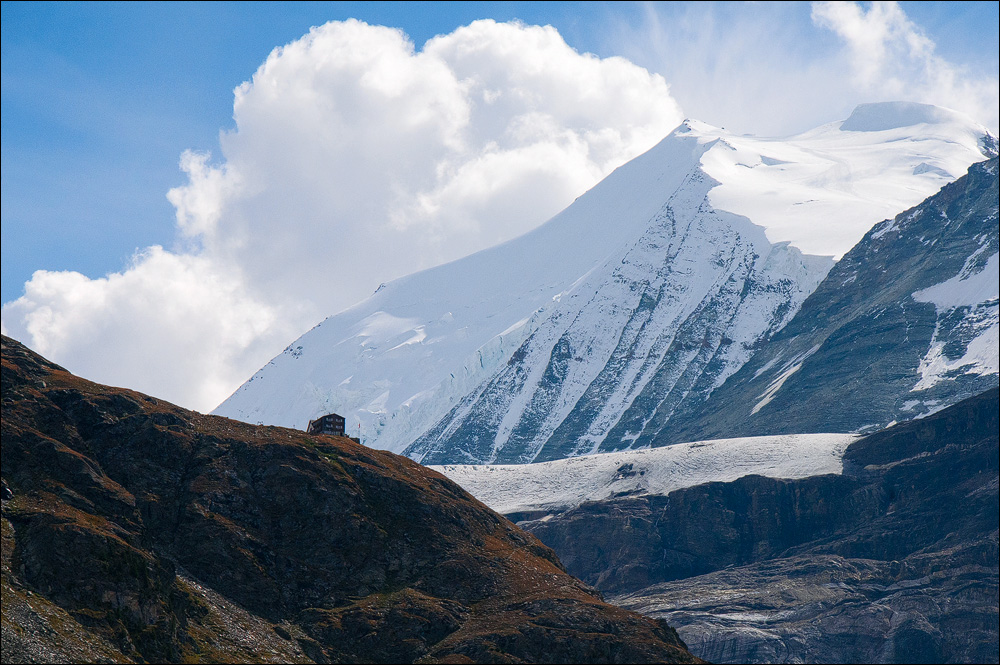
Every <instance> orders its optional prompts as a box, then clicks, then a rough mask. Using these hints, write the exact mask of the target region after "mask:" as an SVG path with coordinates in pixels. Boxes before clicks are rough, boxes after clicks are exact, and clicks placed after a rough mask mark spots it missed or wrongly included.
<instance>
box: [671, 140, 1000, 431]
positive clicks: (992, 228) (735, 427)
mask: <svg viewBox="0 0 1000 665" xmlns="http://www.w3.org/2000/svg"><path fill="white" fill-rule="evenodd" d="M997 171H998V163H997V158H996V157H995V156H994V157H993V158H992V159H990V160H988V161H985V162H980V163H979V164H973V165H972V167H970V169H969V172H968V174H966V175H965V176H963V177H961V178H960V179H958V180H957V181H955V182H954V183H951V184H950V185H947V186H945V187H944V188H943V189H942V190H941V191H940V192H939V193H938V194H935V195H934V196H932V197H930V198H929V199H927V200H926V201H924V202H923V203H921V204H920V205H919V206H917V207H915V208H913V209H911V210H908V211H906V212H903V213H901V214H900V215H898V216H897V217H896V218H895V219H893V220H886V221H885V222H883V223H881V224H878V225H876V226H875V227H874V228H873V229H872V230H871V231H869V232H868V234H866V235H865V237H864V238H863V239H862V240H861V242H859V243H858V244H857V245H856V246H855V247H854V248H853V249H852V250H851V251H850V252H848V253H847V254H846V255H844V258H843V259H841V260H840V261H839V262H838V263H837V264H836V265H835V266H834V267H833V269H832V270H830V272H829V274H828V275H827V276H826V279H824V280H823V282H822V283H820V285H819V287H818V288H817V289H816V290H815V291H814V292H813V293H812V294H811V295H810V296H809V297H808V298H807V299H806V301H805V302H804V303H803V305H802V308H801V309H800V310H799V311H798V313H797V314H796V315H795V317H794V318H793V319H792V320H791V321H790V322H789V323H788V325H787V326H785V327H784V328H783V329H781V331H779V332H778V333H777V334H776V335H775V336H774V337H772V338H771V339H770V340H768V341H767V343H766V344H764V345H762V347H761V349H760V350H759V351H758V352H757V353H756V354H755V355H754V356H753V357H752V358H751V359H750V360H749V361H748V362H747V363H746V364H745V365H744V366H743V367H742V368H741V369H740V370H739V371H738V372H737V373H736V374H734V375H733V376H731V377H729V378H728V379H727V380H726V382H725V383H724V384H723V385H722V386H721V387H719V388H718V389H717V390H716V391H715V392H713V393H712V395H711V396H710V397H709V399H708V400H707V401H705V402H703V403H701V404H698V405H694V407H693V408H687V409H681V410H679V411H677V412H676V413H674V414H673V416H672V417H671V419H670V421H669V423H668V424H667V425H666V426H664V427H663V428H662V429H661V430H660V431H659V432H658V433H657V434H656V442H655V444H654V445H664V444H668V443H681V442H686V441H697V440H701V439H712V438H724V437H733V436H755V435H762V434H791V433H801V432H854V431H866V430H874V429H879V428H882V427H886V426H888V425H889V424H891V423H893V422H896V421H904V420H910V419H912V418H914V417H916V416H919V415H922V414H926V413H929V412H931V411H933V410H934V409H939V408H941V407H942V406H945V405H950V404H954V403H956V402H958V401H960V400H962V399H964V398H966V397H969V396H972V395H975V394H978V393H980V392H982V391H984V390H988V389H990V388H992V387H994V386H996V385H997V381H998V377H997V374H996V372H995V371H994V372H993V373H991V374H990V373H985V374H979V373H975V372H969V371H968V370H969V369H970V368H969V367H968V366H966V367H964V368H963V367H956V368H953V369H951V370H949V371H947V372H943V374H942V376H941V377H940V380H938V381H923V380H921V379H922V372H921V367H922V362H923V363H924V365H925V367H924V369H926V364H927V358H928V357H930V356H933V355H934V352H932V349H934V348H936V349H937V352H939V353H940V360H942V361H949V362H951V363H955V362H956V361H957V360H958V359H960V358H962V357H963V355H964V354H965V353H966V351H967V349H968V347H969V344H970V342H971V341H972V340H973V339H975V338H976V337H977V336H979V335H982V334H984V333H985V334H989V333H987V331H988V329H989V328H990V326H991V325H994V326H995V325H996V321H997V317H998V306H1000V303H998V302H997V300H996V297H995V296H994V297H993V299H992V300H990V299H986V300H983V301H982V302H978V303H976V304H972V305H969V304H966V305H961V306H956V307H950V308H945V309H943V310H941V311H939V310H938V308H936V307H935V305H934V304H933V303H931V302H924V301H921V300H920V299H919V298H916V299H915V298H914V294H915V293H917V292H919V291H922V290H923V289H927V288H929V287H932V286H934V285H936V284H940V283H942V282H945V281H947V280H949V279H952V278H955V277H956V276H959V275H961V276H963V278H966V277H970V276H973V275H974V274H975V273H978V272H981V271H982V270H984V269H985V270H992V272H993V274H992V279H993V280H994V283H995V281H996V279H997V275H996V267H995V266H994V267H992V268H990V267H988V266H987V265H986V264H987V262H988V260H989V259H990V257H991V256H994V255H995V254H996V253H997V250H998V243H1000V235H998V226H997V214H998V198H997V192H998V184H997V183H998V178H997ZM994 293H995V292H994ZM984 297H985V296H984ZM993 330H994V332H993V333H992V334H993V338H992V342H991V343H992V344H994V345H995V344H996V336H995V335H996V333H995V330H996V329H995V328H994V329H993ZM768 396H770V399H765V398H766V397H768Z"/></svg>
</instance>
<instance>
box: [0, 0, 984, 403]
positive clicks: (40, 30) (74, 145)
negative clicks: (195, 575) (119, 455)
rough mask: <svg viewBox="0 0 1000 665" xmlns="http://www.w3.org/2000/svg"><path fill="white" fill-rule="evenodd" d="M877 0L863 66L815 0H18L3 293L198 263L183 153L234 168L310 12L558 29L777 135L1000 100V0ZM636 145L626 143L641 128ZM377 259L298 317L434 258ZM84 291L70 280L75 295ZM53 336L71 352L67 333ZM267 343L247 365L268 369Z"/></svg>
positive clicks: (702, 109) (677, 95) (87, 284)
mask: <svg viewBox="0 0 1000 665" xmlns="http://www.w3.org/2000/svg"><path fill="white" fill-rule="evenodd" d="M877 9H878V11H876V9H875V8H872V7H871V6H869V5H868V3H865V4H863V5H862V6H861V7H860V8H859V11H860V12H861V15H862V16H863V18H865V19H866V20H865V23H864V26H863V27H862V32H863V31H864V30H869V31H870V32H877V31H878V30H888V32H887V33H886V34H887V35H888V36H887V37H886V38H885V44H886V45H887V50H886V52H885V54H883V56H882V59H881V60H880V61H879V63H878V68H877V69H878V71H877V76H876V79H874V80H864V81H863V80H861V78H860V74H859V72H858V71H854V70H852V67H855V68H856V67H857V63H858V51H857V48H859V47H858V44H863V43H867V42H864V39H868V38H870V37H871V34H867V33H866V34H860V35H859V34H857V33H856V32H855V33H851V32H850V31H851V30H856V29H857V26H854V27H853V28H852V27H851V26H850V25H849V22H841V23H840V24H837V25H834V23H836V21H833V22H831V21H827V22H826V23H824V21H823V20H822V19H818V18H817V15H816V11H815V10H814V9H813V7H812V6H811V5H810V4H808V3H779V4H772V3H697V4H690V3H597V2H594V3H561V2H557V3H521V2H509V3H504V2H500V3H460V2H458V3H352V2H345V3H309V2H300V3H294V2H293V3H280V4H276V3H253V4H238V3H136V4H129V3H29V2H17V3H9V2H5V3H3V5H2V22H0V30H2V62H0V68H2V137H0V138H2V142H0V156H2V197H0V198H2V238H0V240H2V244H0V247H2V250H0V252H2V262H0V263H2V294H0V295H2V301H3V302H4V303H9V302H10V301H12V300H14V299H16V298H18V297H19V296H21V295H22V294H23V293H24V292H25V284H26V282H28V281H29V280H31V279H32V273H33V272H34V271H36V270H47V271H77V272H79V273H82V275H84V276H86V278H87V279H86V280H78V282H79V285H78V286H77V287H73V288H74V289H84V288H86V289H91V290H93V289H99V288H103V287H101V284H102V283H101V284H99V283H98V281H99V280H100V279H101V278H103V277H104V276H105V275H109V274H111V275H114V274H118V273H122V274H125V273H128V272H129V271H130V270H132V268H134V267H135V266H136V265H139V264H141V263H142V262H143V261H145V260H146V259H145V258H144V257H146V256H147V254H148V250H147V249H146V248H149V247H151V246H163V247H164V248H166V251H167V252H172V254H171V255H170V256H171V257H180V258H181V259H184V260H187V259H192V260H193V258H192V257H196V256H202V254H199V252H201V251H202V249H201V248H202V247H203V246H207V245H206V243H210V242H212V241H213V240H212V239H207V236H204V235H198V234H196V233H195V234H192V233H186V232H182V231H183V229H181V228H180V227H179V226H178V222H177V220H176V219H175V213H176V212H177V210H178V207H177V204H176V202H171V201H168V199H167V196H166V194H167V192H168V190H170V189H171V188H178V187H181V188H183V187H185V186H186V185H187V184H188V183H191V182H192V178H193V176H192V172H190V171H189V172H184V171H182V170H181V169H180V168H179V166H178V164H179V161H180V160H181V156H182V154H183V153H184V152H185V151H186V150H194V151H199V152H211V157H206V162H205V164H206V165H209V166H212V167H213V168H214V167H219V168H222V167H221V166H220V165H222V164H224V163H225V159H226V158H227V155H226V154H225V150H224V149H223V148H222V147H221V146H220V131H234V130H235V129H236V128H235V127H234V119H233V114H234V105H233V103H234V98H233V90H234V88H236V87H237V86H239V85H240V84H241V83H243V82H244V81H248V80H249V79H250V78H251V76H252V75H253V74H254V72H255V71H256V70H257V68H258V67H259V66H261V64H262V63H263V62H264V60H265V59H266V58H267V57H268V54H269V53H271V52H272V50H273V49H275V48H276V47H278V46H281V45H284V44H288V43H290V42H295V41H296V40H299V39H300V38H301V37H302V36H303V35H304V34H306V33H307V32H308V31H309V28H310V27H311V26H317V25H322V24H324V23H325V22H327V21H342V20H344V19H348V18H352V17H353V18H357V19H360V20H362V21H365V22H367V23H368V24H371V25H385V26H390V27H395V28H400V29H402V30H403V31H404V32H405V33H406V34H407V35H408V36H409V38H410V39H411V41H412V42H413V43H414V44H415V47H416V50H417V51H420V50H421V48H422V47H423V45H424V43H425V42H426V41H427V40H428V39H430V38H432V37H434V36H435V35H449V34H452V33H454V31H455V30H456V29H457V28H460V27H461V26H466V25H468V24H469V23H470V22H472V21H474V20H476V19H483V18H492V19H494V20H496V21H497V22H505V21H511V20H515V19H517V20H520V21H522V22H523V23H524V24H526V25H528V26H531V25H551V26H553V27H554V28H555V29H556V30H557V31H558V34H559V35H560V36H561V38H562V39H563V40H565V42H566V44H568V46H569V47H571V48H572V49H575V51H577V52H579V53H593V54H595V55H596V56H598V57H600V58H605V59H606V58H610V57H612V56H621V57H624V58H626V59H628V60H629V61H630V62H631V63H634V65H636V66H638V67H641V68H644V69H645V70H646V71H647V72H649V73H650V74H658V75H660V76H662V77H663V78H662V80H659V79H657V80H650V81H648V82H647V84H643V85H645V86H646V87H645V88H643V90H644V92H643V93H642V94H644V95H646V94H648V95H650V96H649V99H660V98H662V97H663V95H664V94H667V93H666V92H665V91H666V88H664V87H663V86H662V83H663V82H664V81H665V84H666V85H668V86H669V95H670V96H671V98H672V99H673V100H675V101H676V104H677V105H679V107H680V109H681V111H682V112H683V114H684V115H687V116H690V117H696V118H699V119H701V120H704V121H706V122H709V123H712V124H716V125H720V126H725V127H727V128H728V129H730V130H736V131H740V132H751V133H756V134H764V135H768V134H770V135H775V134H791V133H794V132H798V131H803V130H805V129H808V128H811V127H813V126H816V125H818V124H821V123H823V122H830V121H834V120H838V119H843V118H844V117H846V115H847V114H848V113H849V112H850V109H851V108H853V106H854V105H855V104H857V103H859V102H864V101H876V100H877V98H878V97H879V96H880V95H891V96H893V97H896V96H906V97H910V98H912V99H913V100H914V101H926V102H931V103H937V104H940V105H947V106H954V107H956V108H960V110H965V111H966V112H970V113H973V112H975V111H976V110H977V109H982V108H988V107H990V106H993V107H995V106H996V100H995V99H992V101H991V96H992V97H995V90H996V80H997V77H998V73H997V70H998V56H997V53H998V3H995V2H986V3H961V2H949V3H936V2H917V3H900V5H898V6H897V5H895V4H892V3H890V4H889V5H885V6H880V7H879V8H877ZM883 10H884V11H883ZM876 14H878V16H876ZM913 35H917V36H919V37H920V39H922V40H925V41H926V43H927V44H929V46H928V47H927V48H925V49H924V51H923V52H921V53H919V54H914V53H911V52H908V51H907V52H904V51H905V48H904V46H902V45H903V44H904V43H906V39H907V38H910V37H912V36H913ZM852 39H854V40H855V41H853V42H852ZM893 40H895V41H893ZM911 41H912V40H911ZM852 49H854V50H852ZM637 71H638V70H637ZM630 76H631V74H630ZM878 77H881V78H878ZM654 78H655V77H654ZM953 79H957V80H959V81H960V82H962V83H963V84H968V85H964V87H962V88H961V90H962V91H963V93H964V92H967V91H968V90H972V93H970V94H969V95H968V99H965V98H961V99H960V98H958V97H957V96H956V95H955V94H954V90H953V89H952V88H949V87H947V85H946V83H941V82H942V81H944V82H946V81H950V80H953ZM931 80H933V81H932V82H931V83H928V81H931ZM991 86H992V87H991ZM984 91H985V92H984ZM658 96H659V97H658ZM984 99H985V102H984V101H983V100H984ZM963 105H964V106H963ZM667 106H670V105H669V104H665V106H664V110H663V112H662V114H661V116H660V117H659V118H654V119H650V118H638V117H637V118H633V119H631V120H629V121H628V122H629V123H632V124H630V125H629V127H632V128H633V129H635V128H636V127H640V126H641V127H640V128H645V130H644V131H656V132H658V131H660V130H661V129H662V130H663V133H665V131H667V129H669V128H667V129H663V128H664V127H666V125H668V124H670V122H672V121H673V120H674V119H675V110H674V107H671V108H669V109H668V108H667ZM990 114H992V115H990ZM980 115H982V116H986V115H989V116H990V117H976V119H977V120H979V121H980V122H982V123H983V124H985V125H987V126H988V127H991V128H992V129H993V131H996V122H997V121H996V110H995V108H994V109H993V110H992V111H988V112H982V113H981V114H980ZM599 120H600V119H597V120H594V122H598V121H599ZM614 121H616V119H615V118H611V117H609V118H608V122H614ZM664 123H666V124H664ZM650 128H653V129H650ZM622 131H625V130H622ZM629 131H631V130H629ZM636 131H638V130H636ZM623 136H624V134H623ZM623 141H624V143H623V144H622V145H621V146H618V149H619V151H624V152H621V154H622V155H627V154H632V153H630V152H628V151H629V150H632V149H633V147H634V146H638V145H640V144H641V143H642V141H641V140H639V139H635V140H632V139H629V141H631V143H629V141H625V139H623ZM626 143H627V144H628V145H625V144H626ZM613 165H614V164H612V162H611V161H607V162H606V163H605V162H602V163H600V164H597V163H596V162H595V163H588V164H585V165H583V166H581V169H582V171H581V173H582V172H583V171H585V170H586V169H590V171H589V173H590V174H591V176H593V175H594V174H596V175H597V176H599V175H600V174H601V173H604V172H606V170H607V169H608V168H611V167H612V166H613ZM189 166H190V164H189ZM191 168H195V167H191ZM206 168H207V166H206ZM592 180H593V178H592V177H591V179H590V180H588V179H587V177H586V176H584V175H581V176H580V177H578V178H576V179H574V180H573V181H572V183H562V184H561V185H560V186H565V187H566V188H567V189H566V191H564V192H561V193H560V194H559V196H561V197H562V198H559V197H555V198H552V199H551V200H545V201H544V205H543V204H539V206H538V209H539V210H540V211H542V212H540V213H539V217H544V216H546V215H548V214H551V213H552V212H554V211H556V210H558V209H559V206H561V205H564V203H561V201H563V199H566V202H568V201H569V200H572V197H573V196H575V194H574V193H572V192H571V191H570V189H572V187H578V186H581V185H580V183H583V184H584V185H582V186H584V188H585V187H586V186H589V184H592V182H591V181H592ZM587 183H589V184H587ZM578 193H580V192H576V194H578ZM546 206H548V207H546ZM543 213H544V214H543ZM529 221H530V223H531V224H535V223H538V222H540V221H543V219H541V218H540V219H532V220H529ZM485 223H486V222H483V224H485ZM519 228H520V227H519ZM521 230H523V229H521ZM505 232H506V233H513V232H514V231H513V230H508V231H505ZM504 237H506V236H504V235H502V234H499V235H498V234H490V233H483V234H481V237H477V239H474V240H469V239H468V238H466V239H464V240H462V242H461V243H458V244H455V245H454V246H449V245H448V242H450V241H449V240H448V238H444V237H443V236H442V239H438V240H436V242H437V243H438V245H440V246H442V247H444V249H443V250H442V251H441V252H440V256H439V258H440V260H447V259H449V258H455V257H456V256H458V255H461V254H462V253H467V252H468V251H472V250H474V249H476V248H478V247H480V246H485V245H488V244H491V243H492V242H495V241H497V240H502V239H503V238H504ZM216 241H217V239H216ZM477 243H478V244H477ZM220 251H221V250H220ZM137 252H138V253H137ZM436 256H437V255H436ZM369 264H370V271H369V272H370V274H365V275H364V277H365V279H364V280H359V281H358V283H357V284H354V285H344V286H343V293H342V295H341V296H340V297H339V298H331V299H330V300H328V301H321V302H311V301H310V302H308V303H307V302H303V303H302V305H301V307H299V310H300V311H301V314H300V315H299V316H300V323H299V324H297V325H299V326H300V327H301V326H306V327H308V325H312V323H315V320H317V317H319V318H321V316H322V315H325V314H329V313H332V311H329V310H331V309H332V310H334V311H335V310H336V309H339V308H341V307H343V306H346V305H348V304H350V303H351V302H353V301H354V300H356V299H357V294H359V293H366V292H369V290H370V289H369V286H370V284H371V283H375V284H377V283H378V282H379V281H382V280H384V279H389V278H392V277H395V276H398V275H399V274H403V273H405V272H406V271H408V270H412V269H414V268H415V267H425V266H423V265H421V266H413V265H410V264H405V265H404V264H399V265H386V266H379V265H375V264H371V262H369ZM380 271H381V272H380ZM88 280H89V281H88ZM95 280H98V281H95ZM76 283H77V282H74V284H76ZM69 297H70V296H69V295H67V294H62V295H61V296H60V298H61V300H60V302H65V301H66V298H69ZM136 297H139V296H136ZM95 298H96V296H95ZM38 302H39V304H38V306H37V307H36V310H35V311H36V312H40V311H42V310H43V309H44V308H46V307H47V308H49V310H51V309H53V308H54V307H56V305H55V304H53V303H54V302H55V301H52V302H48V303H47V304H44V303H41V301H38ZM46 311H48V310H46ZM104 316H115V317H118V316H120V317H121V319H122V321H126V323H123V324H122V325H125V326H127V325H128V323H127V321H128V315H127V314H126V313H124V312H105V313H104ZM5 320H6V316H5ZM307 323H308V325H307ZM5 325H6V324H5ZM261 325H264V324H261ZM23 341H30V340H23ZM35 341H36V342H37V341H38V340H35ZM287 341H290V340H286V342H287ZM274 344H275V342H272V343H271V346H270V347H267V348H273V346H274ZM262 348H263V347H262ZM278 350H280V346H279V347H278ZM50 352H51V353H53V354H55V355H56V356H58V355H59V352H58V346H57V345H56V346H53V347H52V348H51V349H50ZM268 352H270V351H268ZM262 353H264V351H258V352H257V355H256V356H254V357H253V359H251V360H246V359H244V360H243V361H241V362H244V364H247V363H249V364H247V366H246V367H244V368H243V369H239V370H233V372H235V374H239V373H240V372H244V373H245V372H246V371H247V368H249V369H250V370H252V369H254V368H255V367H251V365H252V364H253V363H256V362H257V358H258V357H260V354H262ZM265 355H266V354H265ZM70 356H71V354H70V353H69V352H68V351H67V352H66V355H65V357H63V358H59V357H57V358H56V359H57V360H62V361H63V362H65V363H69V364H70V368H71V369H73V366H72V362H71V360H72V359H71V357H70ZM102 358H103V356H102ZM98 360H101V358H99V359H98ZM94 362H97V360H95V361H94ZM102 362H103V361H102ZM258 364H259V363H258ZM95 378H99V377H95ZM223 383H224V382H223ZM167 396H168V397H169V395H167ZM174 398H175V399H178V398H177V397H174ZM181 401H183V400H181Z"/></svg>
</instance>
